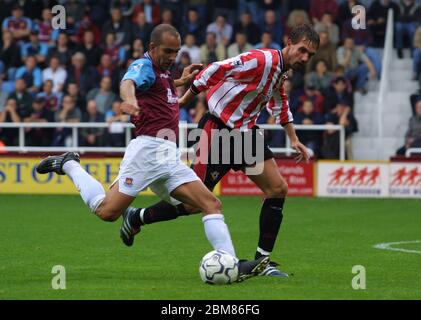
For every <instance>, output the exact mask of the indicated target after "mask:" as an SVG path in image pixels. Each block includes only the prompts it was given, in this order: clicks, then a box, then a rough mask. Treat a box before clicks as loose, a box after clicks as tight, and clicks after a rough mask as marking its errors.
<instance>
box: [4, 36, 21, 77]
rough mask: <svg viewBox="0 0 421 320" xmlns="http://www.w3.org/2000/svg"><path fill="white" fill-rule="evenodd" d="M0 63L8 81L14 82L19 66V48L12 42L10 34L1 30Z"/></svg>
mask: <svg viewBox="0 0 421 320" xmlns="http://www.w3.org/2000/svg"><path fill="white" fill-rule="evenodd" d="M0 48H1V49H0V62H2V63H3V65H4V70H3V72H4V73H5V74H6V78H7V79H8V80H10V81H14V80H15V72H16V69H17V68H18V67H20V66H21V60H20V49H19V46H18V45H17V44H16V43H14V42H13V36H12V32H10V31H9V30H3V33H2V42H1V43H0Z"/></svg>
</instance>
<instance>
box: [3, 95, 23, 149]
mask: <svg viewBox="0 0 421 320" xmlns="http://www.w3.org/2000/svg"><path fill="white" fill-rule="evenodd" d="M29 112H30V110H29V109H28V110H26V109H20V108H19V107H18V103H17V101H16V100H15V99H13V98H9V99H7V101H6V105H5V106H4V109H3V111H0V123H19V122H21V120H22V119H23V117H26V116H27V115H28V114H29ZM0 141H2V142H3V143H4V144H5V145H6V146H16V145H18V143H19V129H18V128H0Z"/></svg>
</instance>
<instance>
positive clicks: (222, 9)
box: [212, 0, 238, 39]
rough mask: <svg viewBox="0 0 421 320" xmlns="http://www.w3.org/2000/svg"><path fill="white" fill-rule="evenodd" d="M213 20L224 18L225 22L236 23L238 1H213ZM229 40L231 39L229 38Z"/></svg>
mask: <svg viewBox="0 0 421 320" xmlns="http://www.w3.org/2000/svg"><path fill="white" fill-rule="evenodd" d="M212 2H213V18H214V19H215V18H216V19H218V16H221V15H222V16H224V17H225V19H226V21H229V22H230V23H235V22H236V21H237V17H238V13H237V9H238V0H230V1H226V0H213V1H212ZM229 39H231V37H230V38H229Z"/></svg>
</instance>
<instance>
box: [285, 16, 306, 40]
mask: <svg viewBox="0 0 421 320" xmlns="http://www.w3.org/2000/svg"><path fill="white" fill-rule="evenodd" d="M300 24H310V19H309V18H308V14H307V12H306V11H304V10H294V11H291V12H290V14H289V15H288V19H287V22H286V28H285V35H284V37H285V36H286V37H287V36H288V35H289V34H290V32H291V30H292V29H293V28H294V27H295V26H298V25H300Z"/></svg>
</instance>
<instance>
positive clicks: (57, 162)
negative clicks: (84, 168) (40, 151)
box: [36, 152, 80, 175]
mask: <svg viewBox="0 0 421 320" xmlns="http://www.w3.org/2000/svg"><path fill="white" fill-rule="evenodd" d="M70 160H74V161H76V162H80V157H79V154H78V153H76V152H66V153H63V154H62V155H59V156H49V157H47V158H45V159H43V160H42V161H41V162H40V163H39V164H38V165H37V167H36V170H37V172H38V173H40V174H45V173H50V172H55V173H57V174H59V175H65V174H66V173H65V172H64V171H63V165H64V164H65V163H66V162H67V161H70Z"/></svg>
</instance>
